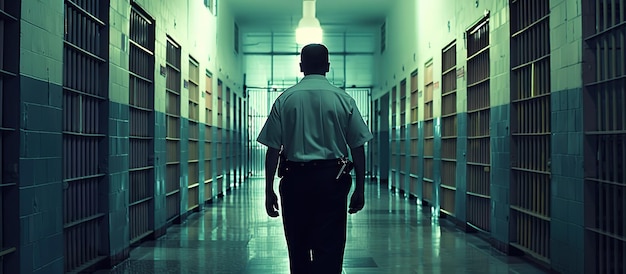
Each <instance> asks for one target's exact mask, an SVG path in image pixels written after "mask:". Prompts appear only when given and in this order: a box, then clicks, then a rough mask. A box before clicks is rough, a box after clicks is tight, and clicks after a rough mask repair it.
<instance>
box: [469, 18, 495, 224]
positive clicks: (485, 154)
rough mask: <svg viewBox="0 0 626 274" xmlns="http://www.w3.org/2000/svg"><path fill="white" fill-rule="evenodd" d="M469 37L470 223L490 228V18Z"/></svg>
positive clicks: (473, 30)
mask: <svg viewBox="0 0 626 274" xmlns="http://www.w3.org/2000/svg"><path fill="white" fill-rule="evenodd" d="M466 37H468V39H467V56H468V58H467V222H468V223H469V224H470V225H471V226H474V227H476V228H478V229H481V230H484V231H489V230H490V229H489V224H490V212H491V210H490V208H491V206H490V204H491V196H490V191H489V185H490V178H489V172H490V169H491V164H490V163H491V160H490V153H491V150H490V142H491V137H490V133H489V123H490V118H489V115H490V114H489V111H490V102H489V92H490V88H489V69H490V66H489V62H490V61H489V18H488V17H485V18H484V19H482V20H481V21H479V22H478V23H477V24H476V25H475V26H474V27H472V28H471V29H470V30H469V31H468V32H467V35H466Z"/></svg>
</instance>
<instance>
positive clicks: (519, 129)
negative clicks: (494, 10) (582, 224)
mask: <svg viewBox="0 0 626 274" xmlns="http://www.w3.org/2000/svg"><path fill="white" fill-rule="evenodd" d="M549 14H550V4H549V3H548V2H547V1H531V0H518V1H515V2H512V3H511V135H512V139H511V169H512V175H513V176H512V180H511V195H510V196H511V217H512V219H511V227H512V235H511V245H513V246H515V247H517V248H519V249H521V250H523V251H524V252H526V253H528V254H530V255H532V256H534V257H536V258H537V259H539V260H542V261H544V262H549V260H550V259H549V258H550V200H551V199H550V189H551V187H550V177H551V176H550V166H549V163H550V161H551V160H550V157H551V141H550V140H551V124H550V122H551V119H552V116H551V107H550V105H551V101H550V25H549ZM570 119H574V117H571V118H570Z"/></svg>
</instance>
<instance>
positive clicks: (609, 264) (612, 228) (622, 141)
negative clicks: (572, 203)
mask: <svg viewBox="0 0 626 274" xmlns="http://www.w3.org/2000/svg"><path fill="white" fill-rule="evenodd" d="M583 7H584V10H586V11H587V12H586V13H583V37H584V47H585V52H584V55H583V58H584V63H585V64H586V65H588V66H589V67H588V70H585V71H584V74H583V79H584V92H583V102H584V105H583V113H584V114H583V116H584V118H583V119H584V129H585V137H584V138H585V142H584V143H585V148H584V156H585V169H584V170H585V192H584V193H585V194H584V202H585V209H586V210H585V244H586V246H585V272H588V273H624V272H626V259H625V257H626V107H624V106H626V53H625V52H624V51H625V49H626V1H624V0H595V1H589V0H586V1H583Z"/></svg>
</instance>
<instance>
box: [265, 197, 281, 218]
mask: <svg viewBox="0 0 626 274" xmlns="http://www.w3.org/2000/svg"><path fill="white" fill-rule="evenodd" d="M278 209H279V208H278V197H277V196H276V193H275V192H274V191H270V192H267V193H265V211H266V212H267V215H268V216H270V217H272V218H276V217H278Z"/></svg>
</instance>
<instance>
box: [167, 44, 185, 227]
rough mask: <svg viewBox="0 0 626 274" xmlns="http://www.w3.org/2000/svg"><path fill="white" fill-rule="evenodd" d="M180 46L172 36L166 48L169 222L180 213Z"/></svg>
mask: <svg viewBox="0 0 626 274" xmlns="http://www.w3.org/2000/svg"><path fill="white" fill-rule="evenodd" d="M180 51H181V50H180V46H178V44H176V42H174V41H173V40H171V39H170V38H169V37H168V39H167V49H166V57H165V59H166V87H165V94H167V95H166V96H167V97H166V100H167V101H166V102H167V105H166V111H165V114H166V119H167V120H166V125H167V134H166V146H167V147H166V150H167V163H166V178H165V192H166V198H165V199H166V208H167V209H166V217H167V220H168V221H171V220H173V219H174V218H177V217H178V216H180V199H181V198H180V105H181V97H180V89H181V82H180V81H181V54H180Z"/></svg>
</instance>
